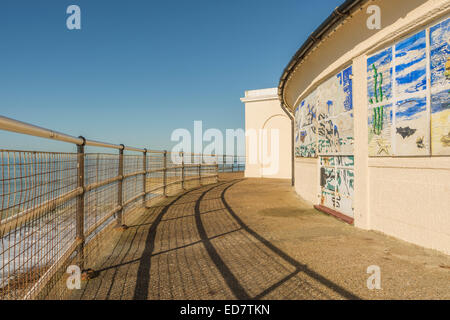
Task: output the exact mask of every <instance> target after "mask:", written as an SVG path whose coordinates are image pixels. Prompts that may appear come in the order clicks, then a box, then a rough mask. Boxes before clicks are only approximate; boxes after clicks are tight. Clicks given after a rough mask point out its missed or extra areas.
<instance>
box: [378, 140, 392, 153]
mask: <svg viewBox="0 0 450 320" xmlns="http://www.w3.org/2000/svg"><path fill="white" fill-rule="evenodd" d="M377 144H378V148H379V149H378V154H381V153H383V152H386V154H387V155H389V148H390V146H389V145H388V144H386V142H385V141H384V140H383V139H378V140H377Z"/></svg>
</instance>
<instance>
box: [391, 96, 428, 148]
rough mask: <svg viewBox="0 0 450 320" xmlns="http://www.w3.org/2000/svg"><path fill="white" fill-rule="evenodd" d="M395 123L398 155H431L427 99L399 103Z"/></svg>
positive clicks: (407, 100) (412, 99)
mask: <svg viewBox="0 0 450 320" xmlns="http://www.w3.org/2000/svg"><path fill="white" fill-rule="evenodd" d="M395 123H396V125H395V144H396V149H395V150H396V153H395V154H396V155H399V156H408V155H427V154H429V141H428V132H429V131H428V130H429V121H428V118H427V102H426V97H423V98H410V99H406V100H400V101H398V102H397V104H396V111H395Z"/></svg>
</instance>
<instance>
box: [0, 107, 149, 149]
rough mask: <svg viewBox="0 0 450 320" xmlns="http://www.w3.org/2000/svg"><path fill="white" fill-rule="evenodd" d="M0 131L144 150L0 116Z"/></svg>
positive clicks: (107, 146) (95, 145) (75, 142)
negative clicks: (75, 135) (76, 135)
mask: <svg viewBox="0 0 450 320" xmlns="http://www.w3.org/2000/svg"><path fill="white" fill-rule="evenodd" d="M0 129H1V130H5V131H10V132H15V133H21V134H27V135H30V136H35V137H41V138H46V139H50V140H57V141H62V142H67V143H73V144H76V145H83V144H84V145H86V146H91V147H101V148H110V149H118V150H122V149H124V150H127V151H137V152H144V151H145V149H140V148H135V147H130V146H123V145H120V144H112V143H107V142H101V141H95V140H88V139H86V140H84V139H83V138H81V137H74V136H71V135H68V134H65V133H61V132H58V131H53V130H50V129H47V128H43V127H39V126H35V125H33V124H29V123H26V122H22V121H18V120H14V119H11V118H8V117H4V116H0Z"/></svg>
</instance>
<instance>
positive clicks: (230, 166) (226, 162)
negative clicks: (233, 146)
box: [217, 154, 246, 172]
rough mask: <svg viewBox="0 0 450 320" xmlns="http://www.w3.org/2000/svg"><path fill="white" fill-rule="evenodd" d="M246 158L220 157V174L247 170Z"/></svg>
mask: <svg viewBox="0 0 450 320" xmlns="http://www.w3.org/2000/svg"><path fill="white" fill-rule="evenodd" d="M245 160H246V157H245V156H237V155H225V154H224V155H219V156H217V165H218V170H219V172H242V171H244V170H245Z"/></svg>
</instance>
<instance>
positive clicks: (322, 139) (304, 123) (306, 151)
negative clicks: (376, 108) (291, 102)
mask: <svg viewBox="0 0 450 320" xmlns="http://www.w3.org/2000/svg"><path fill="white" fill-rule="evenodd" d="M351 74H352V67H348V68H346V69H345V70H343V71H342V72H339V73H338V74H337V75H335V76H333V77H331V78H329V79H327V80H326V81H325V82H324V83H322V84H321V85H320V86H318V87H317V89H316V90H315V91H313V92H312V93H311V94H310V95H308V97H306V98H305V99H304V100H303V101H302V102H301V103H300V105H299V107H298V108H297V109H296V112H295V119H296V126H295V128H296V135H295V136H296V140H295V143H296V147H295V150H296V152H295V155H296V156H297V157H316V156H317V153H320V154H324V155H325V154H353V144H354V141H353V112H352V111H353V104H352V99H353V98H352V79H351Z"/></svg>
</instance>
